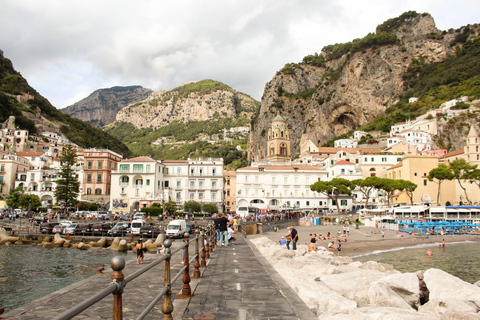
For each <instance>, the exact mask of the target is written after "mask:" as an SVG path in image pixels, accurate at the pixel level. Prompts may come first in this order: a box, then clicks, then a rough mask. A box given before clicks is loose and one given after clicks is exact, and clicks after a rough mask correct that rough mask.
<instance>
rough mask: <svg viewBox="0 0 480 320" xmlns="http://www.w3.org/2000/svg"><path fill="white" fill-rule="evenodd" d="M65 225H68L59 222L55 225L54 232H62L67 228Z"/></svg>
mask: <svg viewBox="0 0 480 320" xmlns="http://www.w3.org/2000/svg"><path fill="white" fill-rule="evenodd" d="M65 227H66V225H61V224H58V225H56V226H55V227H53V229H52V233H62V232H63V229H65Z"/></svg>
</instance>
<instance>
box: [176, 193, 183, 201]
mask: <svg viewBox="0 0 480 320" xmlns="http://www.w3.org/2000/svg"><path fill="white" fill-rule="evenodd" d="M176 198H177V201H180V200H182V193H181V192H177V194H176Z"/></svg>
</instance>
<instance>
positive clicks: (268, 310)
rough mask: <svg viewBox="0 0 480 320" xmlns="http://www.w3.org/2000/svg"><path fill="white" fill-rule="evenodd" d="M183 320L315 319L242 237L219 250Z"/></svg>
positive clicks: (203, 276)
mask: <svg viewBox="0 0 480 320" xmlns="http://www.w3.org/2000/svg"><path fill="white" fill-rule="evenodd" d="M182 319H184V320H187V319H215V320H222V319H225V320H226V319H316V317H315V316H314V315H313V313H312V312H311V311H310V310H309V309H308V307H307V306H306V305H305V304H304V303H303V301H302V300H300V298H299V297H298V295H297V294H295V293H294V292H293V290H292V289H291V288H290V287H289V286H288V284H287V283H286V282H285V281H284V280H283V279H282V278H281V277H280V275H278V273H277V272H276V271H275V270H274V269H273V268H272V267H271V266H270V264H269V263H268V262H267V261H266V260H265V259H264V258H263V256H261V254H260V253H259V252H258V251H257V250H256V248H255V247H254V246H253V245H250V244H249V243H248V240H245V239H244V238H243V237H242V236H241V235H239V236H238V237H237V241H235V242H233V243H231V244H230V246H229V247H217V248H216V249H215V251H214V253H213V255H212V257H211V259H210V260H209V264H208V265H207V268H206V269H205V271H204V273H203V275H202V279H201V280H200V282H199V283H198V286H197V287H196V289H195V292H194V295H193V297H192V298H191V299H190V301H189V303H188V306H187V307H186V309H185V312H184V313H183V315H182Z"/></svg>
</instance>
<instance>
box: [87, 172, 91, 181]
mask: <svg viewBox="0 0 480 320" xmlns="http://www.w3.org/2000/svg"><path fill="white" fill-rule="evenodd" d="M87 182H92V174H91V173H89V174H87Z"/></svg>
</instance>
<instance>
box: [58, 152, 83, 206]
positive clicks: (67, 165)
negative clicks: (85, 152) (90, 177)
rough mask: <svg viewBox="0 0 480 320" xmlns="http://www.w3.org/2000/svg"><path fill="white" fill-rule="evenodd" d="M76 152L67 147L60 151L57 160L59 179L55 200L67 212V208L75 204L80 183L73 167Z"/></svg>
mask: <svg viewBox="0 0 480 320" xmlns="http://www.w3.org/2000/svg"><path fill="white" fill-rule="evenodd" d="M76 156H77V151H76V150H75V149H74V148H73V146H71V145H68V146H66V147H65V148H63V150H62V154H61V156H60V158H59V160H60V163H61V168H60V173H59V175H60V178H59V179H58V180H57V187H56V188H55V192H54V195H55V198H56V199H57V202H58V203H59V204H60V205H61V206H63V207H64V208H65V210H67V207H69V206H72V205H74V204H76V203H77V197H78V191H79V186H80V183H79V182H78V179H77V176H76V174H75V170H74V169H73V166H74V165H75V164H76V163H77V161H76Z"/></svg>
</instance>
